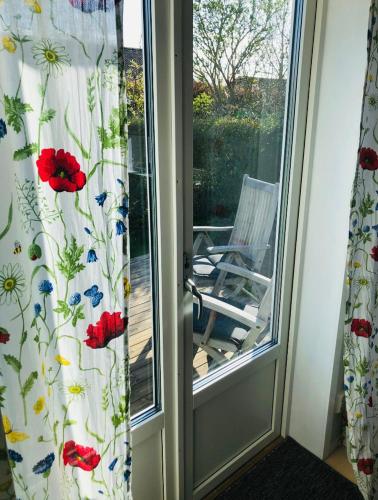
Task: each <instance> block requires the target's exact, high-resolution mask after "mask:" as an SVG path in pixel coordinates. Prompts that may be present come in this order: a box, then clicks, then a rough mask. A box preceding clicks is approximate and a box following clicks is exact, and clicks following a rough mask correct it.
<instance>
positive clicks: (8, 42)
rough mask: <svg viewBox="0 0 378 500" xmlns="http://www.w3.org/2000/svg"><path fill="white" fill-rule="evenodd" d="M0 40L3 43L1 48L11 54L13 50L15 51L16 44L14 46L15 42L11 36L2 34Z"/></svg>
mask: <svg viewBox="0 0 378 500" xmlns="http://www.w3.org/2000/svg"><path fill="white" fill-rule="evenodd" d="M1 42H2V44H3V48H4V49H5V50H6V51H7V52H9V53H10V54H13V53H14V52H16V49H17V46H16V42H15V41H14V40H13V38H12V37H11V36H7V35H6V36H3V38H2V39H1Z"/></svg>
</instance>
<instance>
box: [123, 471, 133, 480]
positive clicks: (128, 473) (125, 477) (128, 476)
mask: <svg viewBox="0 0 378 500" xmlns="http://www.w3.org/2000/svg"><path fill="white" fill-rule="evenodd" d="M130 474H131V472H130V471H129V470H125V472H124V474H123V478H124V480H125V481H126V482H127V481H128V480H129V478H130Z"/></svg>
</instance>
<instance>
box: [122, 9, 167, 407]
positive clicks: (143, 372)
mask: <svg viewBox="0 0 378 500" xmlns="http://www.w3.org/2000/svg"><path fill="white" fill-rule="evenodd" d="M126 10H127V16H125V27H124V33H125V36H124V39H125V49H124V58H125V66H126V78H127V98H128V123H129V125H128V167H129V189H130V209H129V210H130V213H129V221H130V256H131V266H130V268H131V295H130V309H129V336H130V342H129V356H130V377H131V413H132V416H136V415H137V414H139V413H140V412H142V411H144V410H147V409H149V408H151V407H155V406H158V405H159V401H158V400H157V390H156V385H157V380H156V379H157V377H155V373H156V370H157V367H155V366H154V361H155V360H156V359H157V356H156V348H157V347H156V345H157V342H155V336H156V335H157V332H156V329H155V328H154V323H155V321H154V318H153V312H152V311H153V310H154V308H156V304H155V302H156V301H157V297H155V296H154V294H153V292H152V289H153V286H152V285H153V283H154V279H155V278H154V276H153V273H152V268H153V265H152V262H153V255H154V249H155V235H154V234H152V232H151V228H152V227H153V224H152V217H153V215H154V211H155V207H154V206H151V205H152V204H151V201H150V199H152V197H151V196H150V193H151V189H152V182H151V181H152V174H151V172H149V171H148V161H147V154H146V150H147V147H146V144H147V142H148V141H150V137H149V129H148V124H147V123H146V119H145V116H146V113H145V112H146V109H145V107H146V106H147V104H146V103H148V99H146V98H145V96H146V94H147V93H148V90H149V89H148V88H145V70H146V68H145V67H144V50H147V51H148V49H149V48H148V47H147V48H145V47H144V46H143V43H144V40H143V22H144V23H148V22H149V20H148V19H145V20H143V10H142V2H141V0H128V2H127V9H126ZM147 60H148V58H147ZM148 85H151V82H148ZM149 111H150V112H151V111H152V110H149ZM151 150H153V148H151ZM151 164H153V162H151Z"/></svg>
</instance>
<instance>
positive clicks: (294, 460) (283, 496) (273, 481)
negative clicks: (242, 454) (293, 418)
mask: <svg viewBox="0 0 378 500" xmlns="http://www.w3.org/2000/svg"><path fill="white" fill-rule="evenodd" d="M231 479H232V478H231ZM215 498H217V499H219V500H221V499H222V500H233V499H235V500H248V499H251V500H268V499H269V500H328V499H329V500H331V499H332V500H363V497H362V495H361V493H360V492H359V490H358V488H357V486H356V485H355V484H353V483H352V482H350V481H348V479H346V478H344V477H343V476H341V475H340V474H339V473H338V472H336V471H335V470H334V469H332V468H331V467H330V466H329V465H327V464H326V463H324V462H323V461H322V460H320V459H319V458H318V457H316V456H315V455H313V454H312V453H310V452H309V451H307V450H305V449H304V448H303V447H302V446H300V445H299V444H298V443H296V442H295V441H294V440H293V439H290V438H288V439H286V440H285V441H284V442H283V443H282V444H280V445H279V446H278V447H277V448H275V449H274V450H273V451H272V452H270V453H269V454H268V455H266V456H265V457H264V458H263V459H262V460H261V461H260V462H258V463H257V464H256V465H254V466H253V467H252V469H250V470H249V471H248V472H246V473H245V474H244V475H243V476H242V477H241V478H240V479H238V480H237V481H236V482H235V483H233V484H232V485H231V486H228V487H227V488H226V489H225V490H224V491H223V492H222V493H220V494H219V495H218V496H216V497H215Z"/></svg>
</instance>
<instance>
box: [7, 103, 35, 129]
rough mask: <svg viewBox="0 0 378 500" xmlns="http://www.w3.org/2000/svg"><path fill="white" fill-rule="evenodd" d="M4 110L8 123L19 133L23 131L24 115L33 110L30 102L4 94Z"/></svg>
mask: <svg viewBox="0 0 378 500" xmlns="http://www.w3.org/2000/svg"><path fill="white" fill-rule="evenodd" d="M4 111H5V116H6V119H7V122H8V125H10V126H11V127H13V129H14V131H15V132H17V133H20V132H21V128H22V125H23V115H24V114H25V113H27V112H29V111H33V108H32V107H31V106H30V104H26V103H23V102H22V101H21V99H20V98H19V97H8V96H7V95H4Z"/></svg>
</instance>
